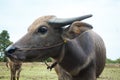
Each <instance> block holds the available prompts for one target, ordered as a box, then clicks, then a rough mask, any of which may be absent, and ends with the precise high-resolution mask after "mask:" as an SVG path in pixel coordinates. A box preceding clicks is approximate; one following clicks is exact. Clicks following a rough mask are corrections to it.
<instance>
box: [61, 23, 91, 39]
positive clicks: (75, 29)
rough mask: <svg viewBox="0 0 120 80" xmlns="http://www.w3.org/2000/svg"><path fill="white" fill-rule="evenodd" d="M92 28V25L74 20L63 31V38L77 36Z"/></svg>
mask: <svg viewBox="0 0 120 80" xmlns="http://www.w3.org/2000/svg"><path fill="white" fill-rule="evenodd" d="M92 28H93V27H92V26H91V25H90V24H88V23H85V22H80V21H75V22H73V23H72V24H71V25H70V27H69V30H67V31H65V32H64V34H63V36H64V38H69V39H74V38H76V37H77V36H79V35H81V34H82V33H83V32H85V31H87V30H90V29H92Z"/></svg>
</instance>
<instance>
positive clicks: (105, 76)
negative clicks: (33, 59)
mask: <svg viewBox="0 0 120 80" xmlns="http://www.w3.org/2000/svg"><path fill="white" fill-rule="evenodd" d="M0 80H10V72H9V69H8V68H7V67H6V66H5V63H0ZM20 80H57V75H56V73H55V71H54V69H53V70H52V71H49V70H47V69H46V66H45V64H44V63H24V64H23V66H22V71H21V77H20ZM97 80H120V64H119V65H107V66H106V67H105V69H104V71H103V73H102V74H101V76H100V78H98V79H97Z"/></svg>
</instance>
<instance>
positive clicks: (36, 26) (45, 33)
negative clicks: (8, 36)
mask: <svg viewBox="0 0 120 80" xmlns="http://www.w3.org/2000/svg"><path fill="white" fill-rule="evenodd" d="M91 16H92V15H85V16H81V17H76V18H68V19H61V18H56V17H55V16H43V17H40V18H38V19H36V20H35V21H34V22H33V23H32V24H31V25H30V27H29V28H28V32H27V34H25V35H24V36H23V37H22V38H21V39H20V40H19V41H17V42H16V43H14V44H12V45H10V46H9V47H8V48H7V49H6V56H7V57H9V58H11V59H17V60H22V61H36V60H41V59H46V58H48V57H52V58H57V57H58V56H59V55H60V53H61V49H62V47H63V45H64V39H63V34H65V35H66V36H68V35H67V34H68V32H70V31H71V28H72V27H71V28H69V27H67V28H65V26H66V25H71V24H72V23H73V22H74V21H81V20H83V19H86V18H89V17H91ZM73 25H74V24H73ZM75 25H77V23H76V24H75ZM90 27H91V26H90ZM85 29H86V28H85ZM72 30H74V31H75V32H76V33H80V32H79V31H77V30H75V28H74V29H72ZM68 37H70V38H73V36H68Z"/></svg>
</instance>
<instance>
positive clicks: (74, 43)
mask: <svg viewBox="0 0 120 80" xmlns="http://www.w3.org/2000/svg"><path fill="white" fill-rule="evenodd" d="M91 16H92V15H91V14H90V15H85V16H80V17H76V18H67V19H62V18H56V17H55V16H43V17H40V18H38V19H37V20H35V21H34V22H33V23H32V24H31V25H30V27H29V28H28V33H27V34H26V35H24V36H23V37H22V38H21V39H20V40H19V41H17V42H16V43H14V44H12V45H10V46H9V47H8V48H7V49H6V56H7V57H9V58H11V60H12V59H16V60H20V61H37V60H45V59H47V58H49V57H51V58H53V59H54V60H55V62H57V66H55V70H56V72H57V74H58V77H59V80H96V78H97V77H99V75H100V74H101V72H102V71H103V69H104V66H105V59H106V49H105V46H104V42H103V40H102V38H101V37H100V36H99V35H98V34H97V33H95V32H94V31H93V30H92V28H93V27H92V26H91V25H90V24H88V23H84V22H81V20H83V19H86V18H89V17H91ZM66 25H68V26H67V27H66Z"/></svg>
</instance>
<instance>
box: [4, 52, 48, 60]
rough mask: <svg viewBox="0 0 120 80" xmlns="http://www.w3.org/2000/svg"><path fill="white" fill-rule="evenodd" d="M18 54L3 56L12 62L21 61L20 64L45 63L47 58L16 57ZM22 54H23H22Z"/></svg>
mask: <svg viewBox="0 0 120 80" xmlns="http://www.w3.org/2000/svg"><path fill="white" fill-rule="evenodd" d="M17 54H20V52H18V53H17V52H16V53H14V54H10V53H5V56H6V57H8V58H10V59H11V60H12V61H22V62H35V61H40V62H41V61H42V62H43V61H45V60H47V59H48V58H49V56H47V55H46V54H44V55H37V56H25V55H17ZM23 54H24V53H23Z"/></svg>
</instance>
